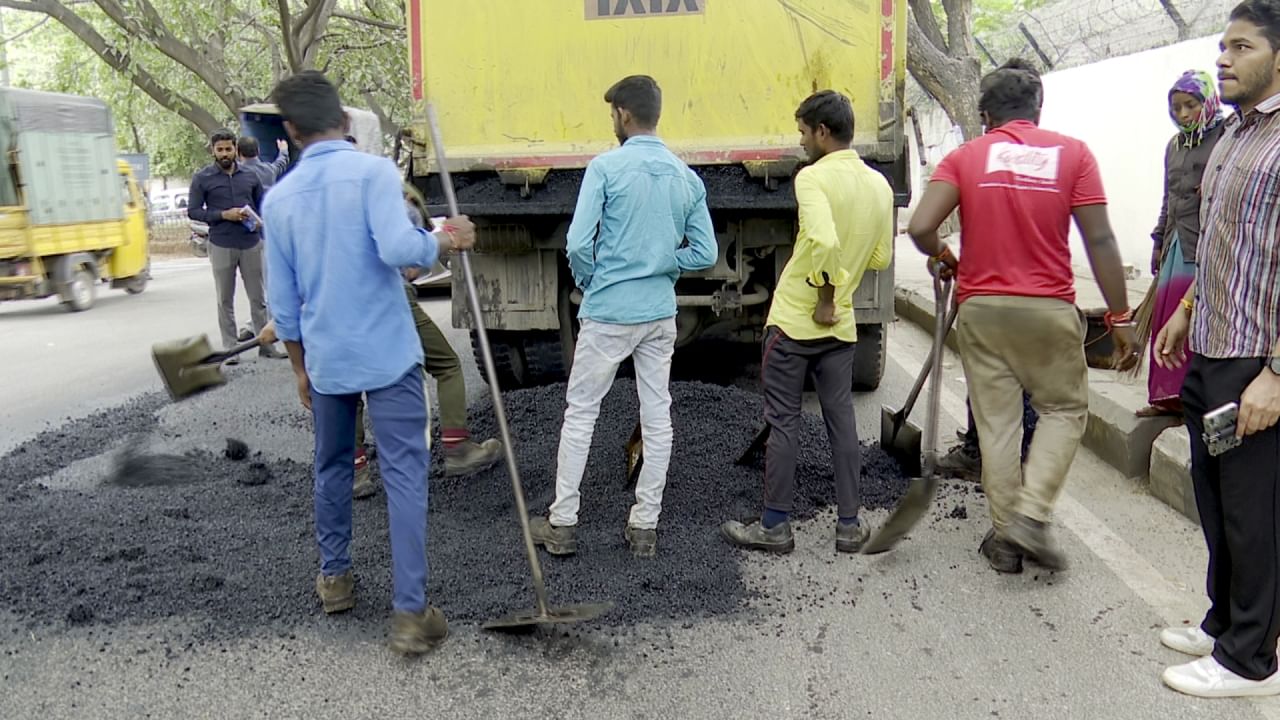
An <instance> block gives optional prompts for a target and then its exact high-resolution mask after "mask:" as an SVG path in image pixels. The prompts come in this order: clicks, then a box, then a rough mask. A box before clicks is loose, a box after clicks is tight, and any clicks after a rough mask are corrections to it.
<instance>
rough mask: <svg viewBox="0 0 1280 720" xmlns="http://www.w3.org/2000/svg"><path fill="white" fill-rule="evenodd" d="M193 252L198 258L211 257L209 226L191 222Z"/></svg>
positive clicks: (194, 221)
mask: <svg viewBox="0 0 1280 720" xmlns="http://www.w3.org/2000/svg"><path fill="white" fill-rule="evenodd" d="M191 252H192V253H193V254H194V255H195V256H196V257H209V226H208V225H206V224H205V223H202V222H198V221H196V220H192V221H191Z"/></svg>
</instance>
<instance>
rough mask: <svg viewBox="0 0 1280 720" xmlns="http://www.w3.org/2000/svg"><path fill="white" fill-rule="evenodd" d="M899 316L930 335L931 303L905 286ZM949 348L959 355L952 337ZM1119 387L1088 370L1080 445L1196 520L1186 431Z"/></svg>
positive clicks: (897, 297)
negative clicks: (1149, 414)
mask: <svg viewBox="0 0 1280 720" xmlns="http://www.w3.org/2000/svg"><path fill="white" fill-rule="evenodd" d="M894 308H895V309H896V311H897V314H898V317H899V318H900V319H903V320H908V321H910V322H912V323H915V324H916V325H919V326H920V327H921V328H923V329H924V330H926V331H932V330H933V324H934V316H935V313H934V307H933V298H931V297H925V296H924V295H923V294H921V293H919V292H917V291H915V290H912V289H909V288H904V287H899V288H897V290H896V291H895V292H894ZM947 347H948V348H950V349H952V350H957V351H958V349H959V348H958V345H957V342H956V335H955V333H951V334H950V335H949V336H948V337H947ZM1119 385H1120V382H1119V381H1118V380H1116V379H1115V377H1114V374H1113V373H1111V372H1110V371H1103V370H1092V369H1091V370H1090V371H1089V424H1088V426H1087V427H1086V428H1085V433H1084V446H1085V447H1086V448H1088V449H1089V450H1091V451H1092V452H1093V453H1094V454H1096V455H1097V456H1098V457H1100V458H1102V459H1103V460H1104V461H1106V462H1107V463H1108V464H1109V465H1111V466H1112V467H1114V468H1115V469H1117V470H1119V471H1120V472H1121V473H1123V474H1124V475H1125V476H1126V477H1129V478H1133V479H1135V480H1139V481H1142V482H1143V483H1144V484H1146V485H1148V486H1149V489H1150V491H1151V494H1152V495H1154V496H1156V497H1157V498H1159V499H1160V500H1162V501H1163V502H1164V503H1165V504H1167V505H1169V506H1170V507H1172V508H1173V509H1174V510H1177V511H1178V512H1180V513H1182V514H1183V515H1186V516H1187V517H1189V518H1191V519H1192V520H1195V521H1198V516H1197V513H1196V503H1195V494H1194V492H1193V491H1192V490H1191V461H1190V454H1191V453H1190V446H1189V444H1188V439H1187V431H1186V429H1185V428H1183V427H1181V424H1180V423H1179V422H1178V421H1177V420H1173V419H1170V418H1139V417H1137V416H1136V415H1134V412H1135V411H1136V410H1137V409H1138V408H1137V407H1129V406H1128V404H1126V403H1125V402H1123V401H1122V400H1121V398H1122V397H1123V395H1124V393H1122V392H1120V389H1119Z"/></svg>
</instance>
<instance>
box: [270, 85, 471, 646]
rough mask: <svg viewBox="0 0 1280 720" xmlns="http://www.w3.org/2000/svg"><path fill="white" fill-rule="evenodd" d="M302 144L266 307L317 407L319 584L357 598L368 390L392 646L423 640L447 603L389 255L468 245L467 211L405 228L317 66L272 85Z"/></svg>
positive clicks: (275, 199)
mask: <svg viewBox="0 0 1280 720" xmlns="http://www.w3.org/2000/svg"><path fill="white" fill-rule="evenodd" d="M272 96H273V99H274V100H275V102H276V104H277V105H278V106H279V108H280V114H281V116H282V117H283V118H284V121H285V129H286V130H287V131H288V133H289V136H290V137H291V138H292V139H293V141H294V143H295V144H297V145H300V146H301V147H302V156H301V159H300V160H299V162H298V164H297V165H296V166H295V168H294V169H293V171H292V172H290V173H289V174H288V175H286V176H285V177H284V178H283V179H282V180H281V181H280V182H279V183H277V184H276V186H275V187H274V188H272V190H271V194H270V195H268V196H267V201H266V203H265V205H264V208H263V216H264V220H265V222H266V224H267V226H268V227H269V228H270V230H269V232H270V236H271V241H270V242H269V243H267V253H268V262H267V268H268V273H269V278H270V280H269V283H268V285H267V287H268V292H269V293H270V302H271V308H272V310H273V311H274V314H275V325H276V334H277V335H278V336H279V338H280V339H281V340H283V341H284V342H285V347H286V348H287V349H288V351H289V358H290V360H291V361H292V362H293V368H294V372H295V374H296V376H297V379H298V392H299V395H300V397H301V400H302V404H303V405H304V406H305V407H307V408H308V409H310V410H311V412H312V415H313V416H314V420H315V432H316V449H315V525H316V541H317V544H318V545H319V549H320V558H321V564H320V574H319V575H318V576H317V577H316V593H317V594H318V595H319V596H320V601H321V605H322V606H323V608H324V610H325V612H326V613H333V612H341V611H344V610H349V609H351V608H352V607H354V606H355V589H354V581H353V577H352V573H351V552H350V545H351V496H352V483H353V481H354V476H355V471H354V467H353V465H352V462H351V458H352V457H353V453H354V451H355V419H356V401H357V400H358V399H359V398H360V394H361V393H365V394H366V395H367V397H368V399H369V414H370V415H371V416H372V417H373V422H374V432H375V434H376V436H377V441H378V448H379V451H380V452H379V455H380V459H381V466H382V476H383V484H384V486H385V488H386V494H387V510H388V515H389V517H390V525H391V564H392V577H393V587H394V597H393V600H392V607H393V610H394V613H393V616H392V623H391V633H390V645H391V648H392V650H395V651H397V652H402V653H420V652H425V651H427V650H429V649H430V648H432V647H433V646H434V645H435V644H437V643H438V642H440V641H441V640H443V639H444V637H445V635H446V634H447V632H448V627H447V624H446V622H445V618H444V615H443V614H442V613H441V612H440V611H439V610H437V609H435V608H431V607H428V606H427V599H426V584H427V555H426V534H427V471H428V468H429V466H430V462H431V457H430V454H429V452H428V450H427V442H426V429H427V408H426V397H425V392H424V389H423V381H422V360H423V357H422V347H421V344H420V343H419V341H418V334H417V332H416V330H415V328H414V323H413V317H412V316H411V315H410V313H409V306H408V305H407V304H406V303H405V301H404V289H403V281H402V280H401V277H400V273H399V270H398V269H399V268H402V267H430V266H431V265H432V264H433V263H434V262H435V261H436V257H437V255H438V253H439V252H440V250H441V248H449V249H466V248H468V247H470V246H471V245H472V244H473V243H474V242H475V232H474V228H473V227H472V225H471V223H470V221H469V220H467V218H465V217H458V218H451V219H450V220H449V221H448V222H447V225H446V227H447V228H449V230H447V231H446V232H443V233H441V234H439V235H433V234H430V233H427V232H426V231H424V230H422V229H419V228H415V227H414V226H413V225H412V224H411V223H410V222H409V218H408V217H407V216H406V215H405V212H404V205H403V201H402V200H401V188H400V177H399V173H397V172H396V168H395V165H394V164H393V163H392V162H391V161H390V160H387V159H385V158H379V157H375V156H373V155H369V154H366V153H362V152H358V151H357V150H356V149H355V148H354V147H353V146H352V145H351V144H350V143H348V142H346V141H344V140H343V135H344V134H345V133H346V129H347V126H348V124H349V119H348V118H347V115H346V113H345V112H344V111H343V109H342V104H341V102H340V101H339V99H338V92H337V90H336V89H334V87H333V85H332V84H330V83H329V81H328V80H326V79H325V77H324V76H323V75H321V74H320V73H317V72H303V73H299V74H297V75H295V76H293V77H291V78H289V79H287V80H284V81H283V82H281V83H280V84H279V85H278V86H277V87H276V89H275V90H274V91H273V93H272Z"/></svg>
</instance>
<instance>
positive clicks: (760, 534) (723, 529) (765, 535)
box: [720, 520, 796, 553]
mask: <svg viewBox="0 0 1280 720" xmlns="http://www.w3.org/2000/svg"><path fill="white" fill-rule="evenodd" d="M720 534H721V535H723V536H724V539H725V540H728V541H729V543H730V544H732V545H737V546H738V547H740V548H746V549H747V550H763V551H765V552H772V553H789V552H791V551H792V550H795V549H796V539H795V536H794V535H792V534H791V523H789V522H781V523H778V524H777V525H775V526H773V527H772V528H769V529H767V530H766V529H765V527H764V525H763V524H762V523H761V522H760V521H759V520H757V521H755V522H753V523H751V524H750V525H743V524H742V523H740V522H738V521H737V520H730V521H729V522H726V523H725V524H723V525H721V526H720Z"/></svg>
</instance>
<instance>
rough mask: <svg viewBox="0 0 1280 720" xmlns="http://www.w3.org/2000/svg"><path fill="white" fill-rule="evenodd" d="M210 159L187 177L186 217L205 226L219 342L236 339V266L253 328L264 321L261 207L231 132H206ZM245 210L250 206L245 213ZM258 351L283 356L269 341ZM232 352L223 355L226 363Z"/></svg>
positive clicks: (259, 190) (259, 193)
mask: <svg viewBox="0 0 1280 720" xmlns="http://www.w3.org/2000/svg"><path fill="white" fill-rule="evenodd" d="M209 145H210V148H211V149H212V151H213V164H212V165H210V166H208V167H206V168H204V169H203V170H201V171H200V172H198V173H196V176H195V177H194V178H192V179H191V196H190V198H189V201H188V203H187V217H190V218H191V219H192V220H196V221H198V222H202V223H205V224H207V225H208V226H209V264H210V265H211V266H212V267H213V284H214V287H215V288H216V290H217V292H218V327H219V329H220V330H221V332H222V346H223V347H224V348H230V347H232V346H234V345H235V344H236V302H235V301H236V270H239V271H240V279H241V280H242V281H243V282H244V290H245V292H246V293H248V295H249V310H250V312H251V313H252V315H253V329H254V332H255V333H256V332H261V331H262V328H263V327H265V326H266V324H267V303H266V298H265V293H264V292H263V286H262V235H261V232H262V228H260V227H258V225H260V224H261V221H260V220H258V219H257V216H258V213H259V212H260V210H261V208H262V192H263V190H262V181H261V180H259V179H258V176H257V175H256V174H254V173H253V172H250V171H249V170H247V169H246V168H243V167H241V166H240V165H239V164H238V163H237V162H236V152H237V148H236V136H235V134H233V133H232V132H231V131H230V130H218V131H217V132H215V133H214V134H213V136H212V137H211V138H209ZM249 210H252V211H253V215H250V213H249ZM258 352H259V354H260V355H262V356H263V357H269V358H284V357H288V356H287V355H285V354H284V353H282V352H280V351H279V350H276V349H275V348H274V347H273V346H264V347H262V348H261V349H259V351H258ZM236 362H237V359H236V358H232V359H231V360H228V361H227V364H229V365H232V364H235V363H236Z"/></svg>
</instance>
